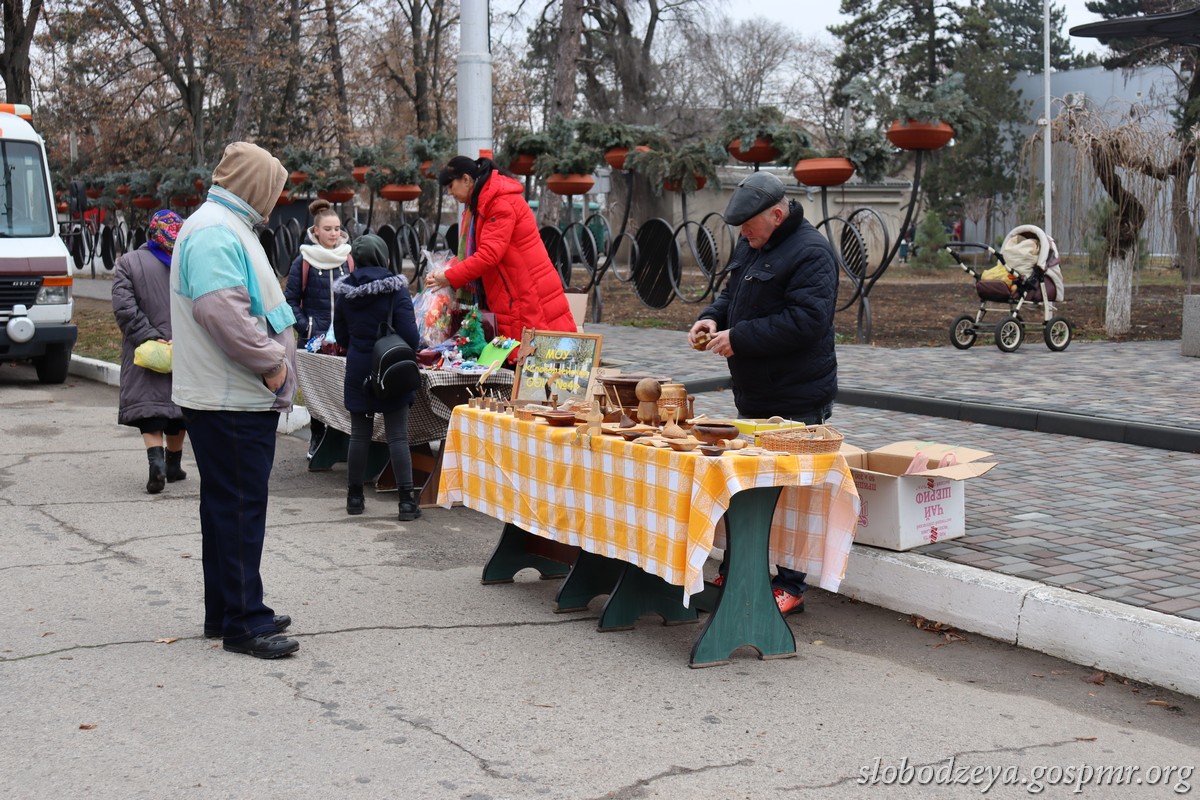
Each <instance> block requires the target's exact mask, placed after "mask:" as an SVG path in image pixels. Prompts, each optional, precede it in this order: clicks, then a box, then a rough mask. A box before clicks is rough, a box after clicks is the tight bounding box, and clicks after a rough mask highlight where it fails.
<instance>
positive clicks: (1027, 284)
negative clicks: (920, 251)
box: [946, 225, 1074, 353]
mask: <svg viewBox="0 0 1200 800" xmlns="http://www.w3.org/2000/svg"><path fill="white" fill-rule="evenodd" d="M974 247H977V248H980V249H984V250H987V251H988V253H989V254H990V255H992V256H994V257H995V258H996V261H997V262H998V263H997V265H996V266H995V267H992V268H991V269H988V270H985V271H984V272H982V273H979V272H976V271H975V270H973V269H972V268H971V267H970V266H968V265H967V264H964V263H963V260H962V258H960V257H959V253H958V250H961V249H966V248H974ZM946 251H947V252H949V253H950V255H951V256H952V257H953V258H954V260H955V261H956V262H957V263H958V265H959V266H960V267H962V268H963V270H965V271H966V272H967V273H968V274H970V276H971V277H972V278H974V279H975V292H976V293H977V294H978V295H979V310H978V311H977V312H975V314H974V316H972V315H971V314H963V315H961V316H959V317H957V318H956V319H955V320H954V322H952V323H951V324H950V343H951V344H953V345H954V346H955V347H957V348H958V349H959V350H967V349H969V348H970V347H971V345H973V344H975V338H976V337H977V336H978V335H979V334H981V333H992V334H994V335H995V338H996V347H999V348H1000V349H1001V350H1002V351H1004V352H1005V353H1014V352H1016V350H1017V348H1018V347H1020V346H1021V343H1022V342H1023V341H1025V332H1026V331H1027V330H1033V331H1039V330H1040V331H1041V333H1042V338H1044V339H1045V341H1046V346H1047V347H1049V348H1050V349H1051V350H1053V351H1055V352H1059V351H1062V350H1066V349H1067V345H1069V344H1071V336H1072V335H1073V333H1074V326H1072V325H1071V323H1070V321H1069V320H1067V319H1066V317H1060V316H1058V315H1057V313H1056V312H1057V309H1055V307H1054V303H1055V302H1056V301H1057V302H1062V300H1063V294H1064V292H1063V289H1064V287H1063V277H1062V269H1061V268H1060V267H1059V261H1058V250H1057V248H1056V247H1055V246H1054V240H1053V239H1051V238H1050V237H1049V236H1047V235H1046V232H1045V231H1043V230H1042V229H1041V228H1039V227H1037V226H1035V225H1018V226H1017V227H1015V228H1013V229H1012V230H1011V231H1009V232H1008V235H1007V236H1005V237H1004V244H1003V245H1001V247H1000V252H998V253H997V252H996V250H995V249H994V248H992V247H990V246H988V245H983V244H970V243H966V242H951V243H950V244H948V245H947V246H946ZM989 303H992V304H997V305H999V304H1003V306H1004V307H1003V308H1002V309H996V308H994V307H993V308H992V310H993V311H995V310H1000V311H1001V313H1003V315H1004V316H1003V318H1002V319H1001V320H1000V321H999V322H997V323H996V324H995V325H992V324H990V323H988V324H984V321H983V318H984V315H985V314H987V312H988V310H989V307H988V304H989ZM1031 310H1036V311H1037V312H1038V314H1039V316H1040V317H1041V319H1040V320H1034V318H1033V315H1032V314H1029V318H1028V319H1027V318H1026V317H1025V316H1023V315H1024V314H1027V313H1028V312H1029V311H1031Z"/></svg>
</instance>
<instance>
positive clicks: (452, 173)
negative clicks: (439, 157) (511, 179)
mask: <svg viewBox="0 0 1200 800" xmlns="http://www.w3.org/2000/svg"><path fill="white" fill-rule="evenodd" d="M493 172H500V173H503V174H507V173H504V171H503V170H501V169H499V168H498V167H497V166H496V165H495V164H493V163H492V160H491V159H490V158H486V157H485V158H477V159H471V158H467V157H466V156H455V157H454V158H452V159H450V161H449V163H447V164H446V166H444V167H442V171H441V172H439V173H438V186H441V187H443V188H445V187H446V186H449V185H450V182H451V181H456V180H458V179H459V178H461V177H462V176H463V175H470V176H471V177H472V178H474V179H475V188H474V189H473V190H472V191H471V197H470V199H469V200H468V201H467V208H468V209H470V210H471V212H472V213H474V212H475V211H476V210H477V206H478V204H479V192H480V191H481V190H482V189H483V184H485V183H487V179H488V178H490V177H491V176H492V173H493Z"/></svg>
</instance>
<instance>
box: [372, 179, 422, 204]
mask: <svg viewBox="0 0 1200 800" xmlns="http://www.w3.org/2000/svg"><path fill="white" fill-rule="evenodd" d="M379 196H380V197H382V198H383V199H384V200H396V201H398V202H404V201H405V200H416V199H417V198H418V197H420V196H421V187H420V186H418V185H417V184H415V183H389V184H386V185H384V186H381V187H379Z"/></svg>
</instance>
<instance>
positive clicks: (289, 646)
mask: <svg viewBox="0 0 1200 800" xmlns="http://www.w3.org/2000/svg"><path fill="white" fill-rule="evenodd" d="M225 649H226V650H228V651H229V652H231V653H245V654H246V655H248V656H254V657H255V658H279V657H280V656H286V655H291V654H292V653H294V652H296V651H297V650H299V649H300V643H299V642H297V641H296V640H295V639H288V638H286V637H284V636H280V635H279V634H278V633H265V634H263V635H262V636H254V637H251V638H249V639H239V640H237V641H235V642H231V641H229V640H228V639H226V640H225Z"/></svg>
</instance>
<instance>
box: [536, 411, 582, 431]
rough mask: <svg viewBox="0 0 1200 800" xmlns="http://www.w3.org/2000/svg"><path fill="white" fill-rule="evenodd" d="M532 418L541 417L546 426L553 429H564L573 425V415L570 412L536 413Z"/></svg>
mask: <svg viewBox="0 0 1200 800" xmlns="http://www.w3.org/2000/svg"><path fill="white" fill-rule="evenodd" d="M534 416H535V417H541V418H542V419H544V420H546V424H547V425H551V426H553V427H555V428H565V427H567V426H568V425H574V424H575V413H574V412H572V411H538V412H536V413H535V414H534Z"/></svg>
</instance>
